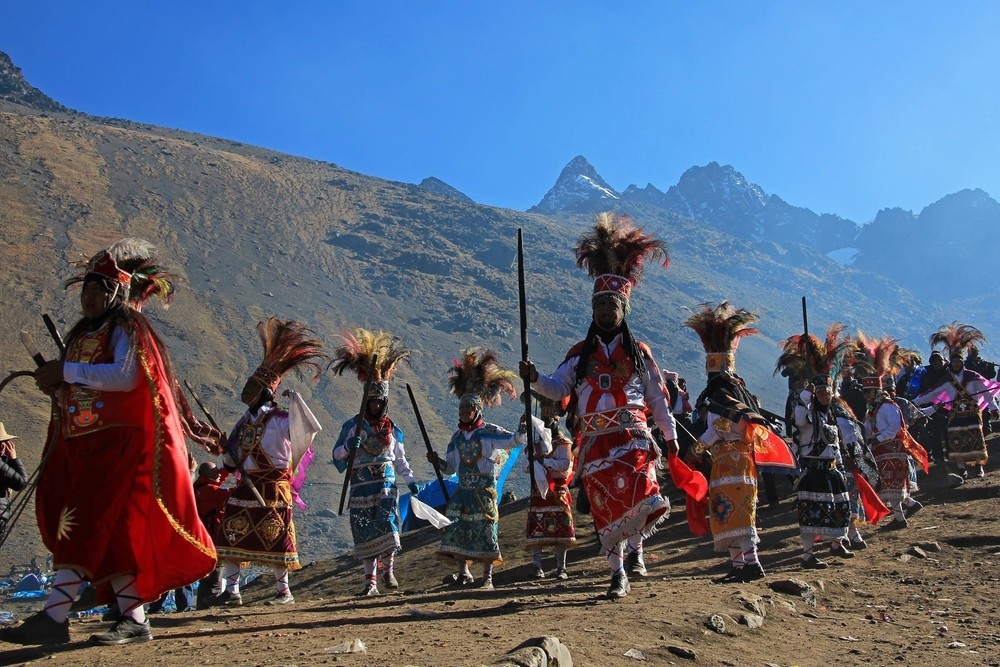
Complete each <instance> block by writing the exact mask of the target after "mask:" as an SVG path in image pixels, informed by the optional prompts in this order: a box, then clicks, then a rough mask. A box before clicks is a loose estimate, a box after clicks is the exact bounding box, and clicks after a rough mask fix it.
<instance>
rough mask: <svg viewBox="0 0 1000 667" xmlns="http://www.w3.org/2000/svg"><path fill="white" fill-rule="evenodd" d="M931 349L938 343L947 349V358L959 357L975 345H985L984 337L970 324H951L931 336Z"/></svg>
mask: <svg viewBox="0 0 1000 667" xmlns="http://www.w3.org/2000/svg"><path fill="white" fill-rule="evenodd" d="M930 342H931V349H933V348H934V346H935V345H937V344H938V343H940V344H942V345H944V346H945V347H946V348H948V356H949V357H961V356H962V354H964V353H965V350H966V349H967V348H969V347H970V346H972V345H974V344H975V343H985V342H986V336H984V335H983V332H982V331H980V330H979V329H977V328H976V327H974V326H972V325H971V324H959V323H958V322H952V323H951V324H945V325H944V326H942V327H941V328H940V329H938V330H937V331H935V332H934V333H932V334H931V338H930Z"/></svg>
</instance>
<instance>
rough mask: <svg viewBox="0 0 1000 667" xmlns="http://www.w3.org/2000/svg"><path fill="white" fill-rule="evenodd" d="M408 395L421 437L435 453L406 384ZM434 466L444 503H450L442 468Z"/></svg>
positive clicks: (428, 449) (413, 397)
mask: <svg viewBox="0 0 1000 667" xmlns="http://www.w3.org/2000/svg"><path fill="white" fill-rule="evenodd" d="M406 393H407V394H409V395H410V405H412V406H413V414H414V416H416V418H417V426H419V427H420V435H422V436H423V438H424V444H425V445H427V452H428V453H430V452H432V451H434V448H433V447H431V439H430V438H429V437H428V436H427V429H426V428H424V420H423V418H422V417H421V416H420V408H418V407H417V397H416V396H414V395H413V390H412V389H410V384H409V383H407V384H406ZM431 465H432V466H434V474H435V475H437V478H438V484H440V485H441V493H443V494H444V501H445V502H446V503H447V502H450V501H451V498H449V497H448V489H446V488H444V477H442V476H441V468H439V467H438V464H437V462H434V463H432V464H431Z"/></svg>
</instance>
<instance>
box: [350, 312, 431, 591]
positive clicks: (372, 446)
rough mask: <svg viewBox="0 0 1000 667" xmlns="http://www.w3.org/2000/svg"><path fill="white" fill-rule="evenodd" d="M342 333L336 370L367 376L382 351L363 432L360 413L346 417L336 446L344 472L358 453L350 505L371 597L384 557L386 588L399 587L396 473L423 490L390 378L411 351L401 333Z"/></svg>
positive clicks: (356, 548)
mask: <svg viewBox="0 0 1000 667" xmlns="http://www.w3.org/2000/svg"><path fill="white" fill-rule="evenodd" d="M342 337H343V339H344V343H343V344H342V345H341V346H340V347H338V348H337V351H336V352H335V353H334V356H335V359H336V361H335V363H334V365H333V370H334V372H335V373H337V374H338V375H342V374H343V373H344V371H346V370H348V369H350V370H353V371H354V372H355V373H357V375H358V379H359V380H361V381H362V382H366V381H367V380H368V369H369V367H370V366H371V360H372V357H373V356H374V355H378V360H377V365H376V366H375V367H374V377H372V378H371V380H372V382H371V388H370V389H369V390H368V403H367V405H366V407H365V417H364V422H363V423H362V425H361V432H360V433H359V432H358V427H357V422H358V418H357V417H352V418H351V419H349V420H347V421H346V422H345V423H344V427H343V428H342V429H341V431H340V437H339V438H338V439H337V444H336V445H335V446H334V448H333V460H334V464H335V465H336V466H337V468H338V469H339V470H340V471H341V472H345V471H346V470H347V460H348V458H349V457H350V453H351V452H352V451H353V452H354V453H355V454H354V464H353V466H352V470H351V472H350V475H351V499H350V501H349V504H348V507H350V511H351V534H352V535H353V537H354V555H355V556H357V557H358V558H359V559H361V562H362V563H363V565H364V571H365V584H364V587H363V588H362V589H361V592H360V593H359V596H360V597H365V596H369V595H378V593H379V591H378V586H377V582H378V569H379V563H381V565H382V582H383V583H384V584H385V586H386V588H399V582H398V581H397V580H396V575H395V572H394V571H393V570H394V564H395V555H396V552H397V551H399V549H400V543H399V532H400V520H399V505H398V500H399V494H398V492H397V491H396V476H397V475H399V476H400V477H402V478H403V479H405V480H406V483H407V486H408V487H409V489H410V492H411V493H412V494H413V495H416V494H417V490H418V488H417V482H416V479H415V478H414V476H413V471H412V470H411V469H410V464H409V462H408V461H407V459H406V451H405V450H404V448H403V432H402V431H401V430H400V429H399V427H398V426H396V425H395V424H394V423H393V421H392V420H391V419H389V416H388V411H389V379H390V378H391V377H392V375H393V373H395V371H396V367H397V365H398V364H399V363H400V362H401V361H407V360H408V358H409V356H410V351H409V350H407V349H406V348H404V347H403V345H402V342H401V341H400V340H399V339H398V338H395V337H393V336H392V335H391V334H388V333H386V332H384V331H379V332H378V333H373V332H371V331H368V330H366V329H360V328H359V329H355V330H354V332H353V333H348V334H344V335H343V336H342Z"/></svg>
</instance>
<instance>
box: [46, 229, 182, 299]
mask: <svg viewBox="0 0 1000 667" xmlns="http://www.w3.org/2000/svg"><path fill="white" fill-rule="evenodd" d="M76 266H77V267H79V268H81V269H83V272H82V273H80V274H78V275H76V276H73V277H72V278H70V279H69V280H67V281H66V283H65V286H66V287H69V286H71V285H75V284H77V283H82V282H84V281H85V280H86V279H87V276H94V275H96V276H99V277H101V278H103V279H105V280H107V281H110V282H111V283H112V284H113V285H115V286H116V287H117V288H119V289H123V290H124V291H125V292H124V296H125V301H126V302H127V303H128V305H129V306H131V307H132V308H134V309H136V310H139V311H141V310H142V308H143V307H144V306H145V305H146V303H147V302H148V301H149V299H150V298H152V297H154V296H156V297H159V298H160V299H161V300H162V301H163V302H164V306H165V307H166V306H168V305H169V304H170V302H171V301H172V299H173V295H174V278H175V277H174V275H173V274H172V273H170V272H169V271H168V270H167V269H166V267H163V266H161V265H159V264H158V263H157V259H156V248H155V247H154V246H153V244H151V243H150V242H149V241H145V240H143V239H137V238H125V239H122V240H120V241H116V242H115V243H113V244H112V245H111V246H109V247H108V248H107V249H106V250H101V251H100V252H98V253H97V254H96V255H94V256H93V257H91V258H90V260H88V261H86V262H78V263H77V264H76Z"/></svg>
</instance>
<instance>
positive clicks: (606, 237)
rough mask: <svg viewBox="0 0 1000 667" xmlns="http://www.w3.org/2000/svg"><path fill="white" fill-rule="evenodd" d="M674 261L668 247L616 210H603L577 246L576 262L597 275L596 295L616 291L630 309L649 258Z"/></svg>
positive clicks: (626, 309) (664, 263)
mask: <svg viewBox="0 0 1000 667" xmlns="http://www.w3.org/2000/svg"><path fill="white" fill-rule="evenodd" d="M661 258H662V260H663V266H664V267H667V266H669V264H670V259H669V257H668V256H667V247H666V244H664V243H663V241H660V240H657V239H655V238H653V236H652V235H651V234H647V233H646V232H645V231H644V230H643V229H642V228H641V227H635V226H634V225H633V224H632V219H631V218H629V217H628V216H625V215H618V214H616V213H600V214H598V216H597V221H596V224H595V225H594V229H593V230H592V231H590V232H589V233H587V234H584V235H583V236H581V237H580V240H579V242H578V243H577V246H576V265H577V266H579V267H580V268H581V269H584V270H586V272H587V275H589V276H590V277H591V278H594V293H593V295H592V298H596V297H597V296H598V295H600V294H613V295H615V296H616V298H619V299H621V300H622V301H623V302H624V306H625V312H626V313H628V311H629V309H630V305H629V298H630V297H631V295H632V288H633V287H635V286H636V285H638V284H639V280H640V278H642V271H643V268H645V264H646V261H647V260H651V259H657V260H658V259H661Z"/></svg>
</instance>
